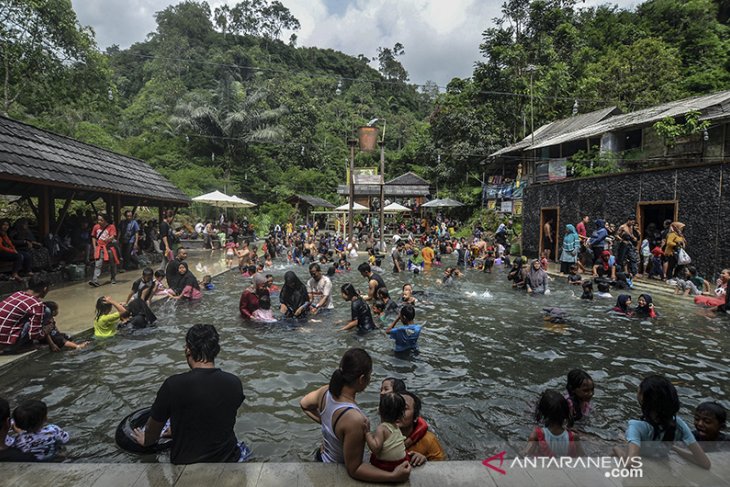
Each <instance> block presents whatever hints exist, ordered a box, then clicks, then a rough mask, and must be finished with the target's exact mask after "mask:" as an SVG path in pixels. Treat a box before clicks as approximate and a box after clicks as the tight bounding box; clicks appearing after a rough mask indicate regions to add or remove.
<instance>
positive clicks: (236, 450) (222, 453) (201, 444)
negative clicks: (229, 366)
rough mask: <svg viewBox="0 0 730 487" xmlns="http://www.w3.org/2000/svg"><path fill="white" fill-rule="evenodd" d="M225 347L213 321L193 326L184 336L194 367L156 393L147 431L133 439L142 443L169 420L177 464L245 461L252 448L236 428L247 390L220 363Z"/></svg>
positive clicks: (172, 454)
mask: <svg viewBox="0 0 730 487" xmlns="http://www.w3.org/2000/svg"><path fill="white" fill-rule="evenodd" d="M219 351H220V346H219V345H218V332H217V331H216V329H215V327H214V326H213V325H193V326H192V327H191V328H190V329H189V330H188V333H187V335H186V337H185V357H186V359H187V362H188V365H189V366H190V369H191V370H190V371H189V372H185V373H183V374H177V375H173V376H171V377H168V378H167V379H166V380H165V382H164V383H163V384H162V387H160V390H159V391H158V392H157V398H156V399H155V402H154V404H153V405H152V411H151V415H150V419H149V420H148V421H147V425H146V427H145V430H144V431H142V430H141V429H139V428H137V429H135V430H134V432H133V437H134V439H135V440H136V441H137V442H138V443H139V444H140V445H143V446H149V445H153V444H154V443H156V442H157V440H158V439H159V438H160V433H161V432H162V428H163V426H164V425H165V421H167V419H168V418H169V419H170V430H171V431H172V439H173V446H172V450H171V452H170V461H171V462H172V463H173V464H175V465H188V464H191V463H219V462H238V461H244V460H245V459H246V458H248V456H249V455H250V453H251V452H250V450H249V449H248V447H246V446H245V444H243V442H240V443H239V442H238V440H237V439H236V435H235V433H234V432H233V426H234V425H235V424H236V413H237V411H238V408H239V407H240V406H241V404H242V403H243V399H244V395H243V388H242V386H241V381H240V379H239V378H238V377H236V376H235V375H233V374H229V373H228V372H223V371H222V370H220V369H218V368H216V367H215V362H214V360H215V357H216V356H217V355H218V352H219Z"/></svg>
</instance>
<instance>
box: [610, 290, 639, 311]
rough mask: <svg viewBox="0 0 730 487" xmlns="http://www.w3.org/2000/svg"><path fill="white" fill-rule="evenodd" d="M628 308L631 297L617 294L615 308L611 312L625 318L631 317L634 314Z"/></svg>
mask: <svg viewBox="0 0 730 487" xmlns="http://www.w3.org/2000/svg"><path fill="white" fill-rule="evenodd" d="M629 306H631V296H629V295H628V294H619V296H618V299H617V300H616V306H614V307H613V308H612V309H611V311H613V312H614V313H617V314H621V315H625V316H633V314H634V312H633V311H632V310H631V308H629Z"/></svg>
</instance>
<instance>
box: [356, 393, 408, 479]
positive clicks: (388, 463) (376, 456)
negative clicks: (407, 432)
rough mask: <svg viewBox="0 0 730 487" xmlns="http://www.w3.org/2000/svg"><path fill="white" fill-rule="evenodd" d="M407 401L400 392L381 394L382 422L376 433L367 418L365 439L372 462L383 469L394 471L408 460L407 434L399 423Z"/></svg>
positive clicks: (380, 411)
mask: <svg viewBox="0 0 730 487" xmlns="http://www.w3.org/2000/svg"><path fill="white" fill-rule="evenodd" d="M405 410H406V402H405V400H404V399H403V396H401V395H400V394H397V393H394V392H389V393H387V394H383V395H381V396H380V405H379V406H378V413H379V414H380V424H379V425H378V427H377V428H376V429H375V433H372V432H371V431H370V422H369V421H367V420H365V422H364V423H363V429H364V430H365V441H366V442H367V444H368V448H369V449H370V452H371V455H370V463H372V464H373V465H375V466H376V467H378V468H379V469H381V470H386V471H388V472H392V471H393V470H394V469H395V468H396V467H397V466H399V465H401V464H402V463H403V462H405V461H407V460H408V456H407V455H406V446H405V443H404V442H405V440H406V438H405V436H403V433H401V432H400V427H399V426H398V423H399V422H400V421H401V419H402V418H403V413H405Z"/></svg>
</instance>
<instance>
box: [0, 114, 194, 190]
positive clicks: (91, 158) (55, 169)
mask: <svg viewBox="0 0 730 487" xmlns="http://www.w3.org/2000/svg"><path fill="white" fill-rule="evenodd" d="M2 180H7V181H21V182H24V183H27V184H38V185H47V186H57V187H65V188H71V189H74V190H79V191H86V192H91V193H97V192H98V193H111V194H121V195H123V196H130V197H139V198H140V199H144V200H148V201H164V202H169V203H174V204H187V203H189V202H190V198H189V197H188V196H187V195H186V194H185V193H183V192H182V191H181V190H180V189H179V188H177V187H176V186H175V185H174V184H172V183H171V182H170V181H169V180H168V179H167V178H165V177H164V176H162V175H161V174H160V173H158V172H157V171H155V170H154V169H153V168H152V167H151V166H150V165H149V164H147V163H146V162H144V161H142V160H140V159H135V158H133V157H129V156H124V155H121V154H117V153H115V152H111V151H109V150H106V149H102V148H100V147H96V146H93V145H89V144H85V143H83V142H80V141H78V140H74V139H71V138H68V137H64V136H61V135H58V134H54V133H52V132H47V131H45V130H41V129H38V128H35V127H33V126H31V125H27V124H24V123H21V122H18V121H16V120H12V119H9V118H5V117H0V181H2Z"/></svg>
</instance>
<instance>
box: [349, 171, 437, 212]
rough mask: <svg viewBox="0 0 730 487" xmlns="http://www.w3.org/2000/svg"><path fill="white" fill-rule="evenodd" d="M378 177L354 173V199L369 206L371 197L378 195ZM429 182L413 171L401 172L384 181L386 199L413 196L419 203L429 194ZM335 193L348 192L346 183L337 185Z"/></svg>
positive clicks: (375, 197)
mask: <svg viewBox="0 0 730 487" xmlns="http://www.w3.org/2000/svg"><path fill="white" fill-rule="evenodd" d="M379 178H380V177H379V176H377V175H376V176H371V175H358V174H356V175H355V201H357V202H358V203H360V204H362V205H365V206H368V207H369V206H370V203H371V199H377V198H378V197H379V196H380V182H379V181H380V179H379ZM429 186H430V184H429V182H428V181H426V180H425V179H423V178H422V177H421V176H419V175H418V174H416V173H414V172H411V171H409V172H407V173H405V174H401V175H400V176H398V177H397V178H394V179H391V180H390V181H387V182H386V183H385V198H386V199H408V198H413V199H414V200H415V201H416V204H421V203H422V202H423V201H424V200H425V198H426V197H427V196H428V195H429V194H430V192H431V191H430V188H429ZM337 193H338V194H341V195H348V194H349V187H348V185H346V184H344V185H340V186H338V187H337Z"/></svg>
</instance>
